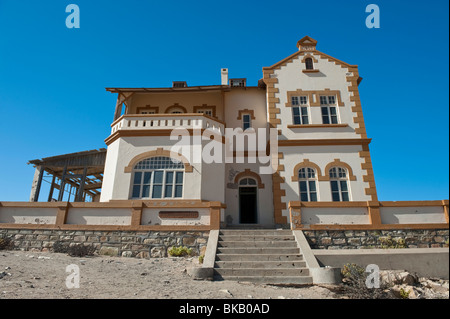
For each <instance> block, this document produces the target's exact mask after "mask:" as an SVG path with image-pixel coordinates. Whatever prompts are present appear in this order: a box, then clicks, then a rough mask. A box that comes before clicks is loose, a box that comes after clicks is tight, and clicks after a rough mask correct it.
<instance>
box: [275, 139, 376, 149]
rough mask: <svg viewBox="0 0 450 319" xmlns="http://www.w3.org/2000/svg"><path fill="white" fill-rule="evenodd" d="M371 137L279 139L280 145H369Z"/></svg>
mask: <svg viewBox="0 0 450 319" xmlns="http://www.w3.org/2000/svg"><path fill="white" fill-rule="evenodd" d="M371 140H372V139H370V138H365V139H363V138H342V139H308V140H307V139H304V140H279V141H278V146H279V147H280V146H326V145H369V143H370V141H371Z"/></svg>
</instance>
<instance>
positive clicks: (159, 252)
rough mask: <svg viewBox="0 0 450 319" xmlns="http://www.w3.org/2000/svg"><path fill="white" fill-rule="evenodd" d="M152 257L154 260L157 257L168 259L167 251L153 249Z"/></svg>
mask: <svg viewBox="0 0 450 319" xmlns="http://www.w3.org/2000/svg"><path fill="white" fill-rule="evenodd" d="M150 256H151V257H152V258H155V257H166V249H165V248H164V247H153V248H152V249H151V250H150ZM155 261H156V260H155Z"/></svg>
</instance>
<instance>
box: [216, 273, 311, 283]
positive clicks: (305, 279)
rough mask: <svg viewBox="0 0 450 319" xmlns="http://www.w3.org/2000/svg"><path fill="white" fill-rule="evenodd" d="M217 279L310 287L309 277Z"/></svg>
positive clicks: (231, 277) (234, 277) (228, 277)
mask: <svg viewBox="0 0 450 319" xmlns="http://www.w3.org/2000/svg"><path fill="white" fill-rule="evenodd" d="M217 279H223V280H235V281H246V282H254V283H259V284H279V285H283V284H284V285H312V283H313V280H312V277H310V276H292V277H290V276H289V277H288V276H267V277H262V276H220V275H218V276H217Z"/></svg>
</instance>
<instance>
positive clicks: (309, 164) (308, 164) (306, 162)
mask: <svg viewBox="0 0 450 319" xmlns="http://www.w3.org/2000/svg"><path fill="white" fill-rule="evenodd" d="M304 167H311V168H314V169H315V170H316V173H317V180H318V181H320V180H322V178H323V177H324V176H322V171H321V169H320V167H319V165H317V164H316V163H313V162H310V161H309V159H307V158H305V159H304V160H303V162H301V163H298V164H297V165H295V167H294V172H293V173H294V175H292V177H291V181H293V182H298V170H299V169H300V168H304Z"/></svg>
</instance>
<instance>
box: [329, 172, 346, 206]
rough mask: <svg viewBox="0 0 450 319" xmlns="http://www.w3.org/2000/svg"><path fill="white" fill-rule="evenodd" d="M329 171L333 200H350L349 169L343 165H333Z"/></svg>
mask: <svg viewBox="0 0 450 319" xmlns="http://www.w3.org/2000/svg"><path fill="white" fill-rule="evenodd" d="M329 173H330V183H331V197H332V199H333V202H348V201H349V200H350V196H349V191H348V184H347V180H348V178H347V169H345V168H343V167H332V168H331V169H330V171H329Z"/></svg>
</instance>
